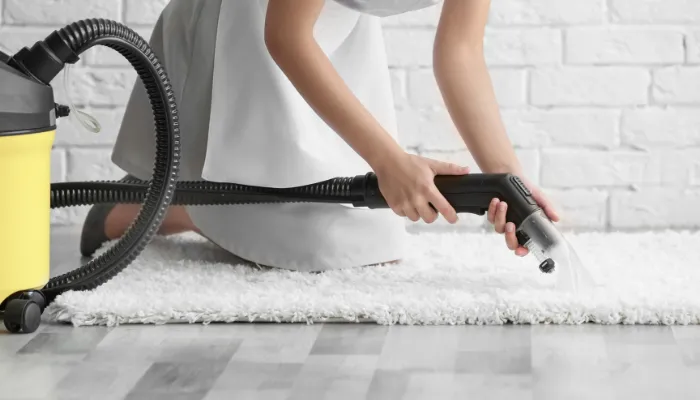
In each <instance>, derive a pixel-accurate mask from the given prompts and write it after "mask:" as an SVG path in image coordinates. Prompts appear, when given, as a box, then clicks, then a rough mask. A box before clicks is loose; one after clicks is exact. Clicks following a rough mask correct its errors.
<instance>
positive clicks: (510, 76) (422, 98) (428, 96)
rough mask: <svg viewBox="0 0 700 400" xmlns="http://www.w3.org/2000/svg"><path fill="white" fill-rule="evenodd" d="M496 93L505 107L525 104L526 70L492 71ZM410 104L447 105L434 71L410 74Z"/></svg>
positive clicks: (418, 105)
mask: <svg viewBox="0 0 700 400" xmlns="http://www.w3.org/2000/svg"><path fill="white" fill-rule="evenodd" d="M489 74H490V77H491V81H492V83H493V89H494V93H495V95H496V99H497V100H498V103H499V104H500V105H501V106H503V107H515V106H519V105H523V104H525V87H526V86H525V85H526V73H525V71H524V70H513V69H491V71H489ZM408 97H409V102H410V104H411V105H412V106H415V107H444V106H445V103H444V101H443V99H442V94H441V93H440V88H439V87H438V85H437V82H436V80H435V74H434V72H433V70H432V69H421V70H413V71H410V72H409V74H408Z"/></svg>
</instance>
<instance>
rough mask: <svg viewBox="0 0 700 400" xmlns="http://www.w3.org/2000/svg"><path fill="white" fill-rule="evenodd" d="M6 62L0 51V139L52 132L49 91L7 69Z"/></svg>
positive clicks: (53, 118) (52, 107)
mask: <svg viewBox="0 0 700 400" xmlns="http://www.w3.org/2000/svg"><path fill="white" fill-rule="evenodd" d="M9 60H10V56H8V55H7V54H5V53H3V52H1V51H0V136H3V135H15V134H25V133H34V132H43V131H46V130H51V129H55V127H56V109H55V108H56V104H55V103H54V95H53V89H52V88H51V86H49V85H44V84H42V83H40V82H37V81H35V80H34V79H32V78H30V77H28V76H26V75H24V74H23V73H21V72H20V71H18V70H17V69H15V68H13V67H12V66H10V65H8V61H9Z"/></svg>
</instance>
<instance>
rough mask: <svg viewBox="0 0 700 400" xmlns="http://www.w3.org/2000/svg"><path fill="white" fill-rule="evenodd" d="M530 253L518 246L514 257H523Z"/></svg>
mask: <svg viewBox="0 0 700 400" xmlns="http://www.w3.org/2000/svg"><path fill="white" fill-rule="evenodd" d="M529 252H530V251H528V249H527V248H526V247H523V246H520V247H518V248H517V249H515V255H516V256H519V257H525V256H526V255H527V254H528V253H529Z"/></svg>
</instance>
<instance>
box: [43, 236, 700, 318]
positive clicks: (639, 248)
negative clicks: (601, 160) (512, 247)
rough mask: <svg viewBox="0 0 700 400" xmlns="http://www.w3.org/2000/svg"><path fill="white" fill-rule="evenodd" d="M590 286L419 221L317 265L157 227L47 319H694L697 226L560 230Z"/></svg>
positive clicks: (479, 239) (697, 307) (493, 239)
mask: <svg viewBox="0 0 700 400" xmlns="http://www.w3.org/2000/svg"><path fill="white" fill-rule="evenodd" d="M566 237H567V239H568V240H569V241H570V242H571V244H572V245H573V246H574V247H575V248H576V250H577V252H578V254H579V256H580V258H581V259H582V261H583V262H584V263H585V264H586V267H587V269H588V271H589V272H590V274H591V275H592V276H593V277H594V279H595V280H596V281H597V286H596V287H594V288H593V289H592V290H589V291H587V292H579V293H578V294H576V293H573V292H570V291H566V290H561V288H558V286H557V284H556V283H557V276H556V274H554V275H547V274H543V273H541V272H540V271H539V269H538V263H537V261H536V259H535V258H534V257H533V256H527V257H525V258H518V257H516V256H514V255H512V253H510V252H509V251H508V250H507V248H506V247H505V244H504V241H503V237H502V236H500V235H496V234H492V233H482V234H480V233H422V234H418V235H415V236H413V237H412V240H413V241H414V243H413V244H412V249H413V250H412V251H413V253H412V254H411V255H410V257H408V258H407V259H406V260H404V261H403V263H402V264H398V265H389V266H383V267H367V268H355V269H350V270H342V271H333V272H327V273H322V274H309V273H297V272H290V271H284V270H275V269H261V268H256V267H250V266H246V265H242V264H240V263H236V260H235V259H234V258H232V257H230V256H228V255H227V254H226V253H225V252H223V251H222V250H220V249H219V248H217V247H215V246H214V245H211V244H209V243H207V242H205V241H203V240H202V239H200V238H199V237H198V236H194V235H180V236H176V237H170V238H167V239H164V238H157V239H156V240H155V241H154V242H153V243H152V244H151V245H150V246H149V247H148V248H147V249H146V250H145V251H144V252H143V253H142V255H141V256H140V257H139V258H138V259H137V260H136V261H135V262H134V263H133V264H132V265H131V266H130V267H129V268H127V269H126V270H125V271H124V272H122V273H121V274H120V275H118V276H117V277H116V278H114V279H113V280H111V281H109V282H108V283H106V284H105V285H103V286H101V287H99V288H97V289H96V290H94V291H90V292H69V293H65V294H63V295H62V296H60V297H59V298H58V299H57V300H56V301H55V303H53V304H52V305H51V306H50V307H49V308H47V310H46V312H45V314H44V315H45V318H46V319H48V320H51V321H63V322H69V323H72V324H74V325H76V326H80V325H109V326H114V325H118V324H128V323H149V324H150V323H156V324H159V323H170V322H190V323H195V322H197V323H210V322H233V321H244V322H246V321H282V322H303V323H311V322H320V321H328V320H335V321H338V320H340V321H370V322H374V323H379V324H503V323H525V324H527V323H533V324H534V323H551V324H580V323H585V322H593V323H601V324H697V323H700V290H698V287H699V286H700V233H696V232H659V233H607V234H603V233H580V234H567V235H566Z"/></svg>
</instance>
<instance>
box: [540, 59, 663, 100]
mask: <svg viewBox="0 0 700 400" xmlns="http://www.w3.org/2000/svg"><path fill="white" fill-rule="evenodd" d="M530 79H531V81H530V86H531V94H530V96H531V102H532V104H535V105H539V106H557V105H559V106H561V105H569V106H570V105H579V106H584V105H599V106H626V105H627V106H630V105H640V104H646V103H647V102H648V93H647V92H648V87H649V82H650V76H649V72H647V71H646V70H644V69H642V68H633V67H571V68H552V69H538V70H535V71H533V72H532V75H531V78H530Z"/></svg>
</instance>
